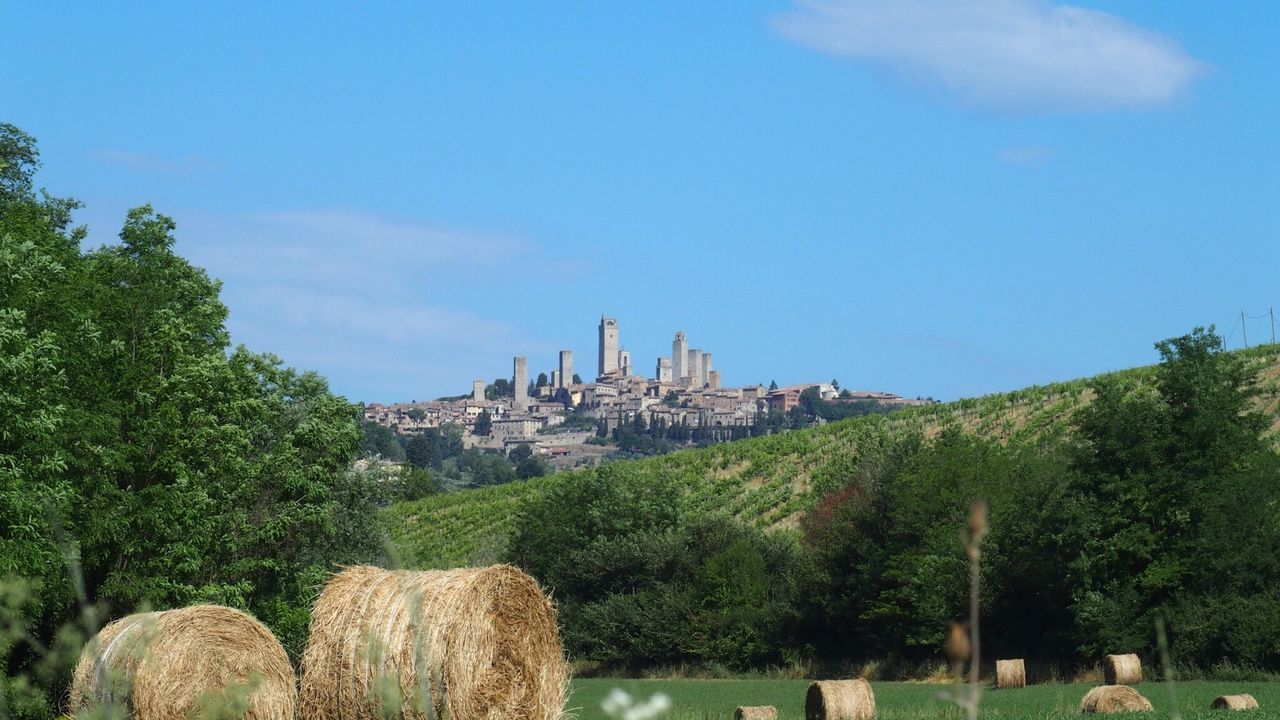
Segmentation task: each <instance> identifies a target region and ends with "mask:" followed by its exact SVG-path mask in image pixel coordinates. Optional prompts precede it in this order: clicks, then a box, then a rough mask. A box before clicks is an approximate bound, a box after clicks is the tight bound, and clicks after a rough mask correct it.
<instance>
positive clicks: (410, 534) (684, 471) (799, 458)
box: [382, 346, 1280, 568]
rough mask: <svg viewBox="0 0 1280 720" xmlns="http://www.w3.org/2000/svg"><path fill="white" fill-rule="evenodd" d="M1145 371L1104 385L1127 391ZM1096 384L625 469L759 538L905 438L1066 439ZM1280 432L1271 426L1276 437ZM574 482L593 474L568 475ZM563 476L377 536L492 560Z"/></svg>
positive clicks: (404, 553) (406, 554) (1272, 389)
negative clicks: (523, 513)
mask: <svg viewBox="0 0 1280 720" xmlns="http://www.w3.org/2000/svg"><path fill="white" fill-rule="evenodd" d="M1241 352H1242V353H1243V354H1245V355H1246V356H1247V357H1248V358H1249V359H1250V360H1252V361H1253V362H1255V363H1256V365H1257V368H1258V371H1259V372H1258V378H1259V390H1260V393H1259V402H1260V403H1261V404H1262V407H1261V408H1260V409H1261V410H1263V411H1264V412H1265V413H1267V414H1268V415H1270V416H1271V417H1273V418H1278V419H1280V350H1277V347H1276V346H1260V347H1256V348H1252V349H1250V350H1246V351H1241ZM1153 371H1154V368H1153V367H1141V368H1134V369H1130V370H1123V371H1119V372H1117V373H1112V374H1110V375H1111V376H1113V377H1118V378H1120V379H1122V380H1123V381H1124V382H1127V383H1132V384H1133V385H1134V386H1135V387H1138V386H1140V385H1142V384H1143V383H1144V382H1146V381H1148V380H1149V379H1150V378H1151V377H1152V373H1153ZM1093 380H1094V378H1083V379H1079V380H1072V381H1069V382H1062V383H1055V384H1051V385H1041V386H1034V387H1029V388H1024V389H1022V390H1016V391H1013V392H1008V393H998V394H993V395H988V396H985V397H981V398H974V399H965V400H959V401H956V402H951V403H943V404H938V405H932V406H926V407H918V408H908V409H905V410H902V411H899V412H896V413H893V414H891V415H886V416H867V417H860V418H853V419H850V420H846V421H841V422H837V423H831V424H830V425H826V426H824V427H819V428H812V429H808V430H800V431H795V432H788V433H783V434H779V435H773V436H769V437H763V438H754V439H750V440H741V441H738V442H733V443H726V444H723V445H716V446H713V447H709V448H704V449H697V450H686V451H681V452H677V453H672V454H670V455H665V456H662V457H656V458H650V459H646V460H636V461H628V462H633V463H635V466H636V467H637V468H640V469H641V471H642V472H644V473H651V474H653V475H654V476H655V477H659V476H661V477H668V478H676V479H679V480H680V481H681V484H682V485H683V487H685V488H686V491H685V497H684V501H685V503H686V505H687V506H688V509H689V510H690V511H691V512H694V513H725V512H727V513H728V514H731V515H733V516H735V517H737V518H739V519H742V520H745V521H747V522H750V523H753V524H755V525H758V526H761V527H768V528H775V527H789V526H793V525H795V523H796V522H797V521H798V518H799V517H800V515H801V513H803V511H804V510H805V509H807V508H808V507H809V504H810V503H811V502H812V500H813V499H814V497H815V496H817V495H819V494H821V493H822V492H823V491H824V490H826V489H828V488H830V487H832V486H833V485H834V484H835V483H836V482H837V481H839V480H840V479H841V478H847V477H848V476H849V475H850V474H851V473H853V472H855V471H856V469H857V468H858V465H859V463H860V462H862V461H863V458H864V457H866V455H867V451H868V450H872V449H875V448H877V447H881V446H884V445H886V444H888V443H889V442H891V441H892V440H893V439H894V438H895V437H900V436H902V435H904V434H907V433H910V432H919V433H922V434H924V435H925V436H935V435H937V434H939V433H941V432H943V431H944V430H946V429H948V428H959V429H962V430H964V431H966V432H971V433H974V434H977V435H981V436H985V437H993V438H1000V439H1009V440H1019V439H1023V440H1025V439H1033V438H1035V437H1040V436H1044V435H1047V434H1049V433H1054V432H1058V431H1061V430H1063V429H1065V428H1066V427H1067V425H1068V422H1069V420H1070V418H1071V416H1072V414H1073V413H1074V412H1075V411H1076V410H1077V409H1079V408H1080V407H1082V406H1083V405H1084V404H1086V403H1088V402H1089V400H1090V398H1091V392H1090V390H1089V384H1090V382H1092V381H1093ZM1278 429H1280V423H1278V424H1273V426H1272V433H1273V435H1275V434H1276V432H1277V430H1278ZM573 472H591V471H590V470H577V471H573ZM565 475H567V473H562V474H560V475H553V476H548V477H544V478H537V479H534V480H529V481H524V482H514V483H508V484H505V485H498V486H494V487H490V488H483V489H478V490H466V491H461V492H456V493H448V494H444V495H438V496H433V497H429V498H426V499H423V500H419V501H415V502H406V503H398V504H396V505H393V506H391V507H390V508H388V509H387V510H385V511H384V512H383V515H382V518H383V521H384V523H385V529H386V532H387V534H388V535H389V537H390V542H391V547H392V549H393V551H394V552H395V553H397V555H398V558H397V559H398V560H399V562H400V563H401V564H403V565H404V566H406V567H418V568H432V567H458V566H467V565H482V564H488V563H491V562H494V561H497V560H498V559H500V558H501V557H502V555H503V550H504V548H505V546H506V543H507V542H508V538H509V537H510V536H511V532H512V527H513V522H514V518H515V515H516V513H515V511H516V510H517V509H518V508H519V507H520V506H521V505H522V504H523V503H524V502H526V501H527V500H529V499H530V498H533V497H537V496H539V495H540V494H541V493H542V492H544V491H545V489H546V488H548V487H551V486H552V484H554V483H557V482H560V481H561V480H562V479H563V477H564V476H565Z"/></svg>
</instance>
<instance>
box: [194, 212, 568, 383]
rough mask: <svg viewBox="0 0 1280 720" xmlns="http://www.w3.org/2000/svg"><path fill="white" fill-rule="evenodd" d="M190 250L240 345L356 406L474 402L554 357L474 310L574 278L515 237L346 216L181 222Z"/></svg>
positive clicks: (201, 217) (519, 330)
mask: <svg viewBox="0 0 1280 720" xmlns="http://www.w3.org/2000/svg"><path fill="white" fill-rule="evenodd" d="M176 220H177V221H178V231H177V236H178V238H179V241H178V248H177V250H178V252H179V253H180V254H182V255H183V256H185V257H187V258H189V259H190V260H191V261H192V262H193V263H195V264H196V265H199V266H201V267H204V268H206V269H207V270H208V271H209V274H210V275H212V276H213V277H215V278H218V279H220V280H222V281H223V283H224V286H223V293H222V299H223V302H224V303H226V305H227V307H228V309H229V310H230V316H229V318H228V326H229V327H230V329H231V332H232V339H233V341H235V342H238V343H240V342H242V343H245V344H246V345H248V346H249V347H250V348H252V349H254V350H257V351H269V352H272V353H275V354H276V355H279V356H280V357H282V358H284V360H285V361H286V362H287V363H289V364H291V365H295V366H298V367H301V368H306V369H314V370H319V371H320V372H321V373H323V374H324V375H327V376H329V377H330V378H331V379H332V380H333V382H334V387H335V389H337V390H338V391H340V392H345V393H348V394H350V395H351V396H352V397H353V399H364V400H405V399H410V398H425V397H428V396H433V395H432V394H433V393H434V394H435V395H439V394H447V393H455V392H456V393H462V392H466V391H467V390H468V389H469V387H470V381H471V380H472V379H474V378H475V377H496V376H498V375H500V374H501V373H504V372H509V370H510V363H511V357H512V356H513V355H516V354H524V353H530V352H534V351H545V352H546V353H550V352H551V350H547V349H546V348H544V347H543V345H544V344H545V343H543V342H541V341H540V340H538V339H537V338H536V337H531V336H530V335H528V333H527V331H526V330H525V329H524V328H523V327H519V326H513V325H512V324H509V323H507V322H504V321H502V320H500V319H494V318H490V317H485V316H484V314H483V313H482V312H479V313H478V312H476V311H475V309H474V306H475V301H476V300H477V298H479V297H482V296H484V295H486V294H487V295H490V296H492V295H493V294H495V293H496V294H498V295H501V294H503V293H510V294H512V295H513V296H514V295H516V294H518V293H521V292H526V291H527V289H528V288H527V287H526V286H527V280H526V277H527V275H528V273H527V268H529V267H553V268H555V267H567V266H568V265H566V263H564V262H563V261H560V260H557V259H555V258H548V257H546V256H545V254H544V253H543V252H542V251H541V249H540V248H539V247H538V246H537V245H535V244H534V243H533V242H531V241H530V240H528V239H526V238H524V237H522V236H520V235H518V234H512V233H504V232H495V231H491V230H480V229H468V228H458V227H450V226H445V225H441V224H438V223H430V222H422V221H414V220H407V219H394V218H388V217H384V216H381V215H377V214H373V213H368V212H357V211H345V210H302V211H286V212H272V213H259V214H253V215H242V216H234V217H228V216H219V215H209V214H201V213H179V214H178V215H177V217H176Z"/></svg>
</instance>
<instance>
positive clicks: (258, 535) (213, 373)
mask: <svg viewBox="0 0 1280 720" xmlns="http://www.w3.org/2000/svg"><path fill="white" fill-rule="evenodd" d="M35 158H36V154H35V150H34V145H33V144H32V143H31V141H30V138H28V137H27V136H25V135H22V134H21V133H20V132H18V131H16V129H14V128H12V127H11V126H0V159H2V161H3V167H2V168H0V350H2V352H0V573H4V574H13V575H17V576H21V577H22V578H25V582H26V583H28V586H29V587H35V588H38V590H37V591H36V592H33V593H31V596H30V598H29V601H27V602H25V604H24V610H23V612H24V615H25V616H26V617H28V618H29V621H30V623H31V625H30V628H31V639H32V640H34V641H35V642H36V644H45V645H47V644H49V643H50V642H53V641H54V640H55V639H56V638H55V629H56V628H59V627H62V626H63V625H64V624H66V622H67V621H69V620H71V619H72V618H74V617H76V616H77V614H78V611H77V608H76V597H77V595H78V593H79V592H80V591H82V592H83V593H84V595H86V596H87V597H89V598H92V599H94V600H95V601H100V602H102V603H104V604H105V605H106V606H107V608H108V610H107V614H108V617H113V616H117V615H120V614H124V613H127V612H131V611H133V610H135V609H136V608H138V607H139V606H142V605H144V604H146V605H151V606H153V607H156V608H166V607H173V606H178V605H184V604H189V603H193V602H200V601H213V602H220V603H225V604H228V605H232V606H236V607H240V608H244V609H247V610H249V611H251V612H253V613H254V614H255V615H256V616H258V617H259V618H260V619H262V620H263V621H265V622H266V623H268V624H269V625H271V626H272V628H273V629H274V630H275V631H276V633H277V634H278V635H279V636H280V637H281V639H282V640H283V641H284V642H285V644H286V645H287V646H288V647H289V648H290V650H291V651H293V652H297V651H298V650H299V649H300V648H301V645H302V642H303V640H304V637H305V632H306V616H307V610H306V608H307V606H308V604H309V601H310V598H311V597H312V596H313V594H314V591H315V587H316V584H317V583H318V582H320V581H321V580H322V579H323V577H324V575H325V573H326V572H328V571H329V570H330V569H332V568H333V567H334V566H335V564H338V563H353V562H363V561H369V560H371V559H373V558H374V557H375V556H376V555H377V554H378V553H379V550H380V536H379V530H378V527H377V522H376V520H375V518H376V507H377V506H378V505H379V504H384V503H386V502H388V501H389V500H390V499H392V498H391V497H390V496H388V495H387V494H386V492H385V488H383V487H382V486H380V485H378V484H376V483H374V482H372V481H371V480H370V478H369V477H367V476H366V475H365V474H362V473H354V472H351V471H350V470H349V468H350V467H351V463H352V460H353V459H354V457H355V456H356V454H357V453H358V451H359V449H360V447H361V443H362V433H361V430H360V426H359V424H358V422H357V413H356V408H355V407H354V406H352V405H351V404H350V403H348V402H347V401H346V400H344V399H343V398H340V397H337V396H335V395H333V394H332V393H331V392H330V391H329V389H328V387H327V385H326V383H325V381H324V379H323V378H321V377H319V376H318V375H316V374H314V373H299V372H296V371H294V370H292V369H290V368H287V367H285V366H284V365H283V364H282V362H281V361H280V360H279V359H278V358H275V357H273V356H271V355H264V354H256V353H253V352H250V351H249V350H247V349H245V348H243V347H237V348H232V347H230V344H229V338H228V334H227V331H226V327H225V320H226V315H227V310H226V308H225V307H224V306H223V305H222V303H221V302H220V301H219V299H218V293H219V284H218V283H217V281H215V280H213V279H211V278H209V277H208V275H207V274H206V273H205V272H204V271H203V270H201V269H199V268H197V267H194V266H192V265H191V264H189V263H188V262H186V261H185V260H183V259H182V258H181V257H179V256H177V255H176V254H175V253H174V252H173V247H174V243H175V236H174V229H175V228H174V223H173V221H172V220H171V219H169V218H167V217H165V216H164V215H161V214H158V213H156V212H154V211H153V210H152V209H151V208H149V207H141V208H137V209H134V210H132V211H130V212H129V213H128V216H127V218H126V219H125V222H124V225H123V228H122V230H121V232H120V242H119V244H116V245H109V246H105V247H101V248H98V249H95V250H91V251H89V252H82V251H81V249H80V243H81V240H82V239H83V231H80V230H68V226H69V224H70V211H71V210H72V209H74V208H75V207H76V203H74V202H73V201H68V200H60V199H56V198H51V197H49V196H47V195H41V196H39V197H37V196H36V195H35V194H34V193H33V191H32V189H31V178H32V176H33V173H34V167H35V165H34V162H35ZM67 558H71V559H74V560H75V561H76V562H78V564H79V566H80V567H81V568H82V571H83V572H82V576H77V577H78V578H79V580H80V581H82V586H81V587H77V586H75V585H73V583H72V582H71V581H70V580H69V579H68V575H67V573H66V562H65V560H66V559H67ZM34 647H35V645H33V644H32V643H30V642H27V643H24V644H21V645H20V646H17V647H15V648H14V649H13V654H12V655H11V656H10V657H9V660H8V664H9V667H10V669H17V670H19V671H22V672H26V671H29V670H32V669H33V668H36V663H37V660H38V653H36V652H35V651H34V650H33V648H34ZM31 677H34V678H35V679H36V682H37V683H45V682H46V681H47V682H49V683H52V684H46V685H41V686H40V687H39V692H42V693H45V697H47V698H55V697H57V694H58V693H60V692H61V688H60V687H59V686H58V685H57V682H60V681H57V682H55V681H56V680H57V679H56V678H54V679H49V678H42V677H41V676H40V675H39V673H36V674H34V675H31ZM12 692H13V687H12V686H10V687H9V689H8V690H6V693H10V694H11V693H12Z"/></svg>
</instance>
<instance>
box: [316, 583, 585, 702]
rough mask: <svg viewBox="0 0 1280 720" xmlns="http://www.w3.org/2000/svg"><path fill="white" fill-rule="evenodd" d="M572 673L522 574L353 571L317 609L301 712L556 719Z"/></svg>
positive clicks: (549, 612) (535, 590) (538, 593)
mask: <svg viewBox="0 0 1280 720" xmlns="http://www.w3.org/2000/svg"><path fill="white" fill-rule="evenodd" d="M568 675H569V671H568V667H567V665H566V663H565V660H564V650H563V648H562V647H561V645H560V637H559V634H558V633H557V631H556V620H555V610H554V608H553V607H552V605H551V601H550V600H549V599H548V598H547V596H546V595H545V594H543V592H542V590H541V588H539V587H538V584H537V583H536V582H535V581H534V580H533V578H531V577H529V576H528V575H526V574H525V573H523V572H521V571H520V570H518V569H516V568H514V567H511V566H510V565H495V566H493V567H488V568H463V569H457V570H439V571H430V572H414V571H389V570H382V569H380V568H375V567H368V566H361V567H353V568H349V569H347V570H345V571H343V572H341V573H339V574H337V575H335V576H334V577H333V578H332V579H330V581H329V582H328V583H327V584H326V585H325V588H324V591H323V592H322V593H321V594H320V598H319V599H318V600H317V601H316V605H315V608H314V610H313V612H312V616H311V636H310V638H309V640H308V641H307V649H306V651H305V652H304V653H303V658H302V693H301V702H300V705H299V713H298V714H299V717H300V718H302V720H380V719H381V718H384V717H388V716H391V715H397V714H399V715H401V716H402V717H403V718H404V719H405V720H437V719H439V718H446V717H447V718H449V720H481V719H485V720H497V719H498V718H511V719H513V720H526V719H527V720H555V719H556V718H559V717H560V715H561V712H562V710H563V706H564V693H565V686H566V684H567V682H568Z"/></svg>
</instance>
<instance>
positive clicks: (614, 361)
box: [599, 315, 618, 375]
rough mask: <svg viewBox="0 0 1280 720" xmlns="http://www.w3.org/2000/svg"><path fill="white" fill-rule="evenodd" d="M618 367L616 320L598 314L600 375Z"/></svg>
mask: <svg viewBox="0 0 1280 720" xmlns="http://www.w3.org/2000/svg"><path fill="white" fill-rule="evenodd" d="M617 369H618V321H617V320H615V319H613V318H611V317H605V316H604V315H601V316H600V372H599V374H600V375H607V374H608V373H611V372H613V371H614V370H617Z"/></svg>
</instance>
